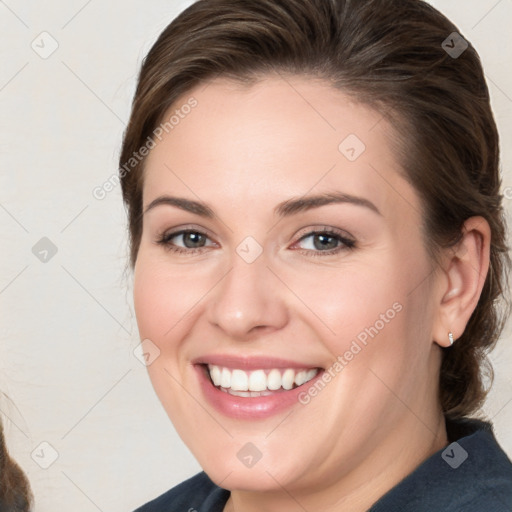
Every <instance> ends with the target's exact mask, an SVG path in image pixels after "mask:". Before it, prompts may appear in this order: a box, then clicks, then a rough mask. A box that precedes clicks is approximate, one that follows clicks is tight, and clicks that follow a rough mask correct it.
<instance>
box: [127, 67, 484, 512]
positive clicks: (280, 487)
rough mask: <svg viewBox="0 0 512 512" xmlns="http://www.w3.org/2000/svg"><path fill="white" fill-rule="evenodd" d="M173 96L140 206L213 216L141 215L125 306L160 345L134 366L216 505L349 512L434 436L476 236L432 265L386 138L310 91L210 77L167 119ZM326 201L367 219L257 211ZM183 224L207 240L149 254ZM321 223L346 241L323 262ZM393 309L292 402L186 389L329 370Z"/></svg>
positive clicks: (333, 95)
mask: <svg viewBox="0 0 512 512" xmlns="http://www.w3.org/2000/svg"><path fill="white" fill-rule="evenodd" d="M190 96H194V97H195V98H196V99H197V101H198V106H197V108H195V109H194V110H193V112H192V113H191V114H189V115H188V116H187V117H186V118H185V119H183V120H182V121H181V122H180V124H179V125H178V126H176V127H175V128H174V129H173V130H172V131H170V132H169V133H168V134H166V135H165V136H164V138H163V139H162V141H161V142H159V143H158V144H157V146H156V147H155V148H154V149H153V150H152V151H151V153H150V155H149V157H148V159H147V161H146V169H145V181H144V191H143V203H144V209H145V210H146V209H147V207H148V205H150V203H151V202H153V201H154V200H155V199H156V198H158V197H161V196H162V195H172V196H175V197H182V198H187V199H190V200H195V201H201V202H204V203H207V204H208V206H209V207H210V208H211V210H213V212H214V214H215V215H214V217H213V218H205V217H202V216H200V215H197V214H195V213H191V212H187V211H184V210H182V209H180V208H178V207H176V206H172V205H159V206H155V207H153V208H151V209H149V210H147V211H146V213H145V214H144V217H143V234H142V240H141V244H140V249H139V253H138V257H137V261H136V265H135V276H134V277H135V279H134V296H135V308H136V315H137V322H138V326H139V331H140V336H141V339H150V340H151V341H152V342H153V343H154V344H155V345H156V346H157V347H158V349H159V350H160V355H159V357H157V358H156V360H155V361H154V362H153V363H152V364H151V365H150V366H149V367H148V371H149V374H150V378H151V381H152V383H153V386H154V388H155V391H156V393H157V395H158V396H159V398H160V400H161V402H162V404H163V406H164V408H165V410H166V411H167V413H168V415H169V417H170V418H171V420H172V422H173V423H174V425H175V428H176V429H177V431H178V433H179V435H180V436H181V437H182V439H183V441H184V442H185V443H186V444H187V445H188V447H189V448H190V450H191V451H192V453H193V454H194V456H195V457H196V458H197V460H198V461H199V463H200V464H201V466H202V467H203V468H204V470H205V471H206V473H207V474H208V475H209V476H210V478H211V479H212V480H213V481H214V482H215V483H217V484H219V485H221V486H222V487H224V488H227V489H230V490H231V491H232V492H231V498H230V499H229V501H228V503H227V505H226V508H225V510H226V511H244V512H251V511H253V510H254V511H256V510H265V511H277V510H279V511H283V510H285V511H295V510H297V511H299V510H303V509H307V510H317V511H331V510H352V511H355V512H357V511H365V510H367V509H368V508H369V507H370V506H371V505H372V504H373V503H374V502H375V501H377V499H378V498H379V497H381V496H382V495H383V494H384V493H385V492H386V491H388V490H389V489H391V488H392V487H393V486H394V485H396V484H397V483H398V482H399V481H400V480H401V479H402V478H403V477H404V476H406V475H407V474H409V473H410V472H411V471H412V470H413V469H414V468H415V467H417V466H418V465H419V464H420V463H421V462H422V461H423V460H425V459H426V458H427V457H429V456H430V455H432V454H433V453H435V452H436V451H437V450H440V449H442V448H443V447H445V446H446V445H447V444H448V440H447V436H446V430H445V424H444V418H443V415H442V411H441V409H440V405H439V403H438V398H437V396H438V375H439V367H440V362H441V356H442V350H443V349H442V347H444V346H447V345H448V331H450V330H451V331H452V332H453V334H454V337H455V339H457V338H458V337H459V336H460V335H461V333H462V332H463V330H464V327H465V325H466V323H467V321H468V319H469V317H470V315H471V313H472V311H473V310H474V308H475V306H476V303H477V301H478V297H479V295H480V292H481V289H482V286H483V282H484V278H485V274H486V272H487V267H488V261H489V239H490V234H489V227H488V225H487V223H486V222H485V221H484V220H483V219H481V218H472V219H469V220H468V221H467V222H466V225H465V235H464V237H463V239H462V241H461V243H460V245H459V246H458V247H456V248H452V249H450V250H449V251H448V250H447V251H445V252H444V253H443V254H442V257H441V265H440V266H439V267H436V266H434V264H433V262H432V261H431V260H430V259H429V257H428V255H427V252H426V249H425V240H424V239H423V235H422V232H421V229H420V226H421V222H422V213H421V212H422V208H421V203H420V199H419V196H418V194H417V192H416V191H415V190H414V189H413V188H412V187H411V186H410V185H409V184H408V183H407V182H406V181H405V180H404V179H403V178H402V177H401V175H400V174H399V164H398V161H397V159H396V157H395V154H394V151H393V149H392V148H393V145H392V143H391V140H392V138H393V135H394V134H393V129H392V127H391V126H390V125H389V124H388V123H387V121H386V120H385V119H383V118H382V116H381V115H380V114H379V113H378V112H375V111H374V110H372V109H370V108H368V107H366V106H364V105H361V104H358V103H355V102H354V101H353V100H351V99H350V98H349V97H348V96H346V95H345V94H343V93H342V92H340V91H338V90H335V89H333V88H331V87H329V86H328V85H327V84H325V83H323V82H320V81H314V80H313V79H309V78H302V77H288V78H287V79H283V78H282V77H278V76H267V77H265V78H264V79H263V80H262V81H261V82H259V83H257V84H256V85H252V86H250V87H242V86H241V85H239V84H235V83H233V82H230V81H227V80H225V79H216V80H214V81H212V82H211V83H209V84H208V86H207V87H205V85H204V84H202V85H201V86H200V87H198V88H196V89H194V90H192V91H190V93H188V94H186V95H184V96H183V98H181V99H180V100H179V101H178V102H176V105H174V107H173V109H176V108H177V107H179V105H180V104H182V103H183V104H184V103H185V102H186V101H187V99H188V98H189V97H190ZM171 110H172V109H171ZM349 134H356V135H357V136H358V138H359V139H360V140H362V141H363V142H364V144H365V145H366V150H365V151H364V152H363V153H362V154H361V155H360V156H359V157H358V158H357V159H356V160H355V161H353V162H351V161H349V160H348V159H347V158H345V156H344V155H343V154H342V153H341V152H340V150H339V149H338V146H339V144H340V142H341V141H343V140H344V139H345V138H346V137H347V135H349ZM334 191H338V192H342V193H344V194H350V195H353V196H357V197H360V198H364V199H366V200H367V201H371V203H373V205H374V206H375V207H376V208H377V209H378V211H379V212H380V213H376V212H375V211H373V210H372V209H371V208H368V207H365V206H361V205H357V204H350V203H337V204H328V205H323V206H321V207H317V208H312V209H309V210H307V211H301V212H298V213H295V214H293V215H290V216H287V217H284V218H280V217H279V216H278V215H276V214H275V213H274V211H273V210H274V208H275V207H276V205H278V204H279V203H282V202H283V201H287V200H290V199H292V198H299V197H301V196H303V195H305V194H308V195H310V194H322V193H327V192H328V193H332V192H334ZM183 227H187V228H190V229H195V230H198V231H200V232H205V233H207V236H208V238H206V239H205V240H206V245H205V246H204V247H203V248H200V249H199V252H193V249H190V248H189V247H190V240H189V239H187V240H184V239H183V237H181V236H176V237H174V238H172V239H170V240H171V241H169V239H168V241H169V245H170V246H171V247H172V244H174V246H179V247H180V248H181V249H182V251H184V252H181V253H176V252H172V250H170V248H169V246H168V247H165V246H163V245H162V244H159V243H157V242H158V240H159V239H160V237H161V236H162V234H164V233H171V232H174V231H179V229H180V228H183ZM326 228H329V229H335V230H339V231H340V233H341V235H342V236H345V237H348V238H350V239H351V240H354V241H355V246H354V247H353V248H351V249H349V248H347V247H346V246H344V245H343V243H341V242H339V240H338V239H336V238H334V239H330V240H331V242H332V243H333V244H334V247H337V248H339V252H337V253H336V254H327V255H326V254H323V252H325V251H322V249H321V247H320V249H319V248H318V246H315V245H314V240H318V237H317V238H315V237H314V236H309V238H302V237H304V236H305V235H307V234H308V233H310V232H311V231H314V230H316V231H319V232H322V230H325V229H326ZM248 236H251V237H253V238H254V239H255V240H256V241H257V243H258V244H259V245H260V246H261V248H262V250H263V252H262V254H261V255H260V256H259V257H258V258H257V259H256V260H255V261H254V262H253V263H247V262H246V261H245V260H244V259H243V258H241V257H240V256H239V255H238V254H237V252H236V249H237V247H238V246H239V244H240V243H241V242H242V241H243V240H244V239H245V238H246V237H248ZM301 238H302V239H301ZM337 240H338V241H337ZM185 244H187V245H185ZM330 247H333V246H332V245H331V246H330ZM396 303H398V304H399V305H400V306H401V310H400V312H399V313H397V314H396V315H395V316H394V318H393V319H392V320H390V321H389V322H388V323H386V324H385V327H384V328H382V329H380V330H379V332H378V334H377V335H376V336H375V337H373V338H369V341H368V343H367V345H366V346H364V348H363V349H362V350H361V351H360V352H359V353H358V354H357V355H355V356H354V358H353V359H352V360H351V361H350V362H349V363H348V364H347V365H346V366H345V367H344V368H343V370H342V371H341V372H338V373H337V374H336V377H335V378H334V379H332V381H331V382H330V383H328V385H326V386H325V388H324V389H323V390H322V391H321V392H320V393H318V395H317V396H315V397H314V398H313V399H311V401H310V402H309V403H308V404H307V405H302V404H300V403H297V404H296V405H294V406H293V407H292V408H289V409H287V410H285V411H284V412H282V413H279V414H277V415H274V416H271V417H270V418H267V419H262V420H257V421H250V420H246V419H236V418H231V417H227V416H225V415H223V414H221V413H220V412H218V411H217V410H216V409H214V408H213V407H212V406H211V405H210V404H209V403H208V402H207V401H206V400H205V398H204V397H203V394H202V392H201V389H200V387H199V382H198V378H197V373H196V371H195V370H194V369H193V367H192V364H191V361H193V360H194V359H195V358H197V357H200V356H203V355H205V354H235V355H243V356H251V355H270V356H273V357H280V358H285V359H291V360H294V361H301V362H307V364H308V365H310V366H318V367H322V368H329V367H331V366H332V364H333V362H334V361H335V360H336V357H337V356H338V355H343V354H344V353H345V352H346V351H347V350H348V349H349V348H350V346H351V343H352V341H353V340H354V339H356V337H357V335H358V334H360V333H361V332H362V331H364V329H365V328H366V327H369V326H372V325H374V324H375V323H376V321H377V320H379V318H381V316H380V315H381V314H384V313H385V312H386V311H387V310H389V309H390V308H392V306H393V304H396ZM248 442H251V443H253V444H254V445H255V446H256V447H257V449H258V450H259V451H260V452H261V454H262V458H261V460H260V461H259V462H258V463H257V464H256V465H254V466H253V467H252V468H247V467H245V466H244V465H243V464H242V463H241V462H240V460H239V459H238V457H237V452H238V451H239V450H240V449H241V448H242V447H243V446H244V445H246V443H248Z"/></svg>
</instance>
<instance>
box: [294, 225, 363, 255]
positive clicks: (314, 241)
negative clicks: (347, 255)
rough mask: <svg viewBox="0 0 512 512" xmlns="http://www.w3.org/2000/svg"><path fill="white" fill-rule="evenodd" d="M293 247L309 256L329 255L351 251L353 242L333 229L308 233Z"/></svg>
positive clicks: (353, 245)
mask: <svg viewBox="0 0 512 512" xmlns="http://www.w3.org/2000/svg"><path fill="white" fill-rule="evenodd" d="M295 246H299V250H302V251H304V252H306V253H309V254H311V255H315V256H317V255H322V256H324V255H331V254H337V253H339V252H341V251H343V250H347V249H353V248H354V247H355V240H353V239H351V238H349V237H348V236H346V235H345V234H343V233H342V232H338V231H336V230H333V229H324V230H319V231H310V232H309V233H307V234H305V235H304V236H302V237H301V238H300V240H299V241H298V242H296V244H294V247H295ZM294 247H293V248H294ZM319 253H320V254H319Z"/></svg>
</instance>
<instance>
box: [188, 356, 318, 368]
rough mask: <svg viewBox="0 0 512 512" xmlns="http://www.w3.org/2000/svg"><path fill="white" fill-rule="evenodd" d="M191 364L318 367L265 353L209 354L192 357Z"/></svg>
mask: <svg viewBox="0 0 512 512" xmlns="http://www.w3.org/2000/svg"><path fill="white" fill-rule="evenodd" d="M192 364H211V365H215V366H221V367H224V368H235V369H239V370H259V369H267V368H269V369H271V368H296V369H306V368H319V366H316V365H314V364H311V363H302V362H300V361H292V360H289V359H280V358H275V357H270V356H265V355H261V356H250V357H241V356H236V355H231V354H211V355H207V356H202V357H198V358H196V359H194V360H193V361H192Z"/></svg>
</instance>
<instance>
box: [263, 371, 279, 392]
mask: <svg viewBox="0 0 512 512" xmlns="http://www.w3.org/2000/svg"><path fill="white" fill-rule="evenodd" d="M281 382H282V381H281V372H280V371H279V370H270V373H269V374H268V376H267V388H268V389H270V390H271V391H276V390H277V389H279V388H280V387H281Z"/></svg>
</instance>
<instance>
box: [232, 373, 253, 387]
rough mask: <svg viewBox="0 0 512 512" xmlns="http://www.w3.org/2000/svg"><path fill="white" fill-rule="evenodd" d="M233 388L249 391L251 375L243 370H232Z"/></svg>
mask: <svg viewBox="0 0 512 512" xmlns="http://www.w3.org/2000/svg"><path fill="white" fill-rule="evenodd" d="M231 389H232V390H233V391H248V389H249V377H248V376H247V373H245V372H244V371H242V370H233V371H232V372H231ZM251 391H252V390H251Z"/></svg>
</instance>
